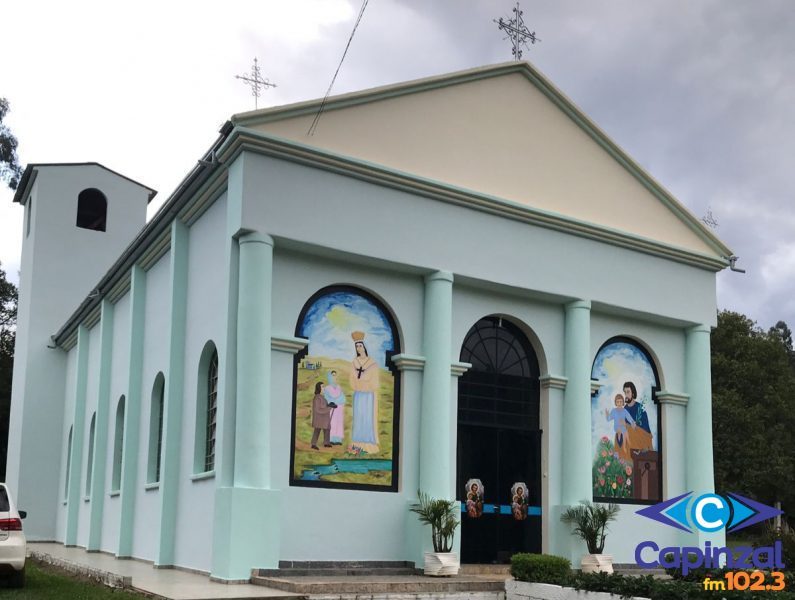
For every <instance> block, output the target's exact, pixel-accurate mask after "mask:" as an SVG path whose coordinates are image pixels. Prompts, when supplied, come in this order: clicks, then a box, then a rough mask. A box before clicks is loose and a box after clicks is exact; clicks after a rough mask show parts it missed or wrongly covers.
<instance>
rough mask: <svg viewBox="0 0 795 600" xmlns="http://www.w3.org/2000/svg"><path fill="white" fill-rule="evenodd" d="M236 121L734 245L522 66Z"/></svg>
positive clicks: (707, 250) (636, 229)
mask: <svg viewBox="0 0 795 600" xmlns="http://www.w3.org/2000/svg"><path fill="white" fill-rule="evenodd" d="M321 103H322V100H319V99H318V100H312V101H308V102H300V103H296V104H291V105H286V106H280V107H275V108H269V109H262V110H258V111H250V112H246V113H240V114H237V115H234V116H233V117H232V122H233V123H234V124H235V125H237V126H238V127H242V128H245V129H248V130H255V131H259V132H261V133H263V134H265V135H267V136H273V137H276V138H281V139H285V140H291V141H294V142H297V143H299V144H302V145H305V146H310V147H316V148H319V149H321V150H325V151H328V152H331V153H334V154H336V155H341V156H345V157H350V158H354V159H359V160H362V161H367V162H369V163H371V164H378V165H382V166H384V167H388V168H390V169H394V170H396V171H399V172H402V173H408V174H415V175H417V176H419V177H422V178H423V179H425V180H430V181H437V182H440V183H442V184H448V185H452V186H455V187H457V188H460V189H465V190H471V191H474V192H478V193H482V194H488V195H491V196H495V197H498V198H503V199H505V200H508V201H510V202H514V203H518V204H522V205H525V206H528V207H531V208H534V209H538V210H541V211H546V212H550V213H556V214H560V215H563V216H565V217H568V218H571V219H574V220H577V221H580V222H586V223H593V224H595V225H598V226H601V227H605V228H609V229H611V230H618V231H625V232H627V233H629V234H630V235H633V236H638V237H640V238H643V239H649V240H654V241H657V242H660V243H663V244H666V245H671V246H675V247H680V248H683V249H686V250H689V251H692V252H696V253H699V254H706V255H709V256H713V257H715V258H717V259H720V260H721V262H722V263H723V264H726V265H728V262H729V261H728V259H729V257H731V256H732V252H731V250H730V249H729V248H728V247H727V246H726V245H725V244H724V243H723V242H722V241H721V240H720V239H719V238H718V237H717V236H715V234H714V233H713V232H712V231H710V230H709V229H708V228H707V227H705V226H704V224H703V223H702V222H701V221H700V220H699V219H698V218H697V217H695V216H694V215H693V214H692V213H691V212H690V211H689V210H688V209H687V208H686V207H684V206H683V205H682V204H681V203H679V202H678V201H677V200H676V199H675V198H674V197H673V196H672V195H671V194H670V192H668V191H667V190H666V189H665V188H664V187H663V186H662V185H660V184H659V183H658V182H657V181H656V180H655V179H654V178H653V177H651V176H650V175H649V174H648V173H646V172H645V171H644V170H643V169H642V168H641V167H640V166H639V165H638V164H637V163H636V162H635V161H633V160H632V159H631V158H630V157H629V156H628V155H627V154H626V152H624V151H623V150H622V149H621V148H620V147H619V146H618V145H617V144H615V142H613V141H612V140H611V139H610V138H609V137H608V136H607V135H606V134H605V133H604V132H603V131H602V130H601V129H599V128H598V126H597V125H596V124H594V123H593V121H591V120H590V119H589V118H588V117H587V116H586V115H585V114H584V113H583V112H582V111H581V110H580V109H578V108H577V107H576V106H575V105H574V104H573V103H572V102H571V100H569V99H568V98H567V97H566V96H565V95H564V94H563V93H562V92H561V91H560V90H558V89H557V88H556V87H555V86H554V85H553V84H552V83H551V82H549V81H548V80H547V79H546V78H545V77H544V76H543V75H541V74H540V73H539V72H538V71H536V70H535V69H534V68H533V67H532V66H531V65H530V64H528V63H526V62H511V63H504V64H499V65H494V66H488V67H481V68H477V69H470V70H466V71H460V72H457V73H451V74H447V75H441V76H436V77H430V78H425V79H419V80H416V81H409V82H405V83H399V84H395V85H389V86H384V87H378V88H373V89H369V90H364V91H359V92H354V93H350V94H343V95H339V96H334V97H331V98H329V99H328V100H327V101H326V102H325V104H324V109H323V114H322V117H321V118H320V121H319V124H318V127H317V130H316V131H315V133H314V135H311V136H310V135H308V133H307V131H308V129H309V127H310V125H311V123H312V120H313V119H314V117H315V115H316V113H317V111H318V109H319V107H320V106H321Z"/></svg>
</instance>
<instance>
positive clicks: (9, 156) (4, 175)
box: [0, 98, 22, 190]
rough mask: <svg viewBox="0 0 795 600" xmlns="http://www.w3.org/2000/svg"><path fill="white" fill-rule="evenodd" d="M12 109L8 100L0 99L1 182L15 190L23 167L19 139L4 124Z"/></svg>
mask: <svg viewBox="0 0 795 600" xmlns="http://www.w3.org/2000/svg"><path fill="white" fill-rule="evenodd" d="M10 108H11V107H10V105H9V103H8V100H6V99H5V98H0V180H2V181H4V182H5V183H6V184H7V185H8V187H10V188H11V189H12V190H15V189H17V186H18V185H19V180H20V178H21V177H22V165H20V164H19V157H18V156H17V144H18V142H17V138H16V137H15V136H14V134H13V133H11V130H10V129H9V128H8V126H6V125H4V124H3V119H5V118H6V115H7V114H8V111H9V110H10Z"/></svg>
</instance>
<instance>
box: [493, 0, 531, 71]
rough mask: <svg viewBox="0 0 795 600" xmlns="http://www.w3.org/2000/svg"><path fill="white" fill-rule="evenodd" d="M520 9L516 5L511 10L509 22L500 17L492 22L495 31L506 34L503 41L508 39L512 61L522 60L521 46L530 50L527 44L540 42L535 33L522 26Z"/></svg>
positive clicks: (517, 4)
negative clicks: (510, 45) (495, 27)
mask: <svg viewBox="0 0 795 600" xmlns="http://www.w3.org/2000/svg"><path fill="white" fill-rule="evenodd" d="M522 14H523V13H522V9H521V8H519V3H518V2H517V3H516V6H515V7H514V9H513V18H512V19H509V20H507V21H506V20H505V19H503V18H502V17H500V18H499V19H494V22H495V23H496V24H497V29H499V30H500V31H504V32H505V33H507V34H508V37H506V38H503V39H508V38H510V40H511V44H512V45H513V50H512V53H513V59H514V60H522V46H524V47H525V48H527V49H528V50H529V49H530V46H528V45H527V42H530V43H531V44H535V43H536V42H540V41H541V39H540V38H537V37H536V32H535V31H530V30H529V29H528V28H527V27H526V26H525V24H524V19H522Z"/></svg>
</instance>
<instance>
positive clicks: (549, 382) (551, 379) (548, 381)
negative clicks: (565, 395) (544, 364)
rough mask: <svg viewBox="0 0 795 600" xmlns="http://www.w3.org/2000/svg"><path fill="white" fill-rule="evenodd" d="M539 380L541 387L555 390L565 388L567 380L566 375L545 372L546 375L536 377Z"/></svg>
mask: <svg viewBox="0 0 795 600" xmlns="http://www.w3.org/2000/svg"><path fill="white" fill-rule="evenodd" d="M538 380H539V381H540V382H541V388H542V389H545V390H546V389H549V388H552V389H555V390H565V389H566V384H567V383H568V382H569V378H568V377H562V376H560V375H550V374H549V373H547V374H546V375H542V376H541V377H539V378H538Z"/></svg>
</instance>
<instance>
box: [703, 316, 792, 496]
mask: <svg viewBox="0 0 795 600" xmlns="http://www.w3.org/2000/svg"><path fill="white" fill-rule="evenodd" d="M788 338H789V340H788ZM791 343H792V342H791V333H790V331H789V328H788V327H787V325H786V323H784V322H783V321H781V322H779V323H777V324H776V326H775V327H773V328H771V329H770V330H769V331H767V332H765V331H763V330H762V329H760V328H759V327H757V325H756V323H754V322H753V321H752V320H751V319H749V318H747V317H746V316H744V315H741V314H739V313H735V312H729V311H723V312H721V313H719V314H718V327H717V328H716V329H715V330H714V331H713V332H712V419H713V443H714V457H715V458H714V460H715V485H716V488H717V489H718V490H721V491H732V492H738V493H740V494H747V495H748V496H751V497H754V498H757V499H758V500H760V501H761V502H766V503H768V504H772V503H773V502H775V501H777V500H780V501H781V502H782V503H783V505H784V506H785V507H789V510H790V511H792V510H795V370H794V369H793V366H792V362H791ZM786 510H787V509H786V508H785V511H786Z"/></svg>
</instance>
